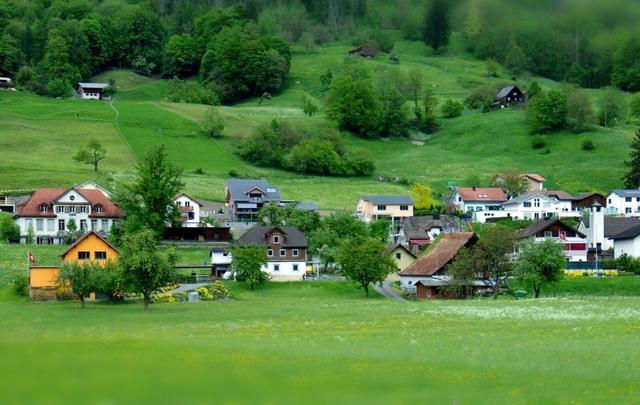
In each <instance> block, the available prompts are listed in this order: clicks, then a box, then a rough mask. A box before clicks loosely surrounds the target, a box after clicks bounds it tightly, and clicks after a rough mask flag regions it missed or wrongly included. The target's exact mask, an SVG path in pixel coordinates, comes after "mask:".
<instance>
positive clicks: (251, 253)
mask: <svg viewBox="0 0 640 405" xmlns="http://www.w3.org/2000/svg"><path fill="white" fill-rule="evenodd" d="M231 255H232V256H233V263H231V269H232V270H233V273H234V276H235V279H236V280H237V281H240V282H245V281H246V282H247V283H249V286H250V287H251V289H252V290H255V289H256V286H257V285H261V284H264V283H266V282H267V281H269V274H267V273H266V272H264V271H262V268H263V267H264V266H266V265H267V253H266V251H265V249H264V247H262V246H251V245H249V246H239V247H235V248H232V249H231Z"/></svg>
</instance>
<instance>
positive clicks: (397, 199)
mask: <svg viewBox="0 0 640 405" xmlns="http://www.w3.org/2000/svg"><path fill="white" fill-rule="evenodd" d="M356 214H357V215H358V217H360V219H362V220H363V221H364V222H367V223H369V222H371V221H373V220H376V219H380V218H387V219H389V220H391V221H392V222H394V223H395V222H398V221H400V220H402V219H404V218H408V217H412V216H413V200H412V199H411V197H409V196H406V195H363V196H361V197H360V198H359V199H358V202H357V203H356Z"/></svg>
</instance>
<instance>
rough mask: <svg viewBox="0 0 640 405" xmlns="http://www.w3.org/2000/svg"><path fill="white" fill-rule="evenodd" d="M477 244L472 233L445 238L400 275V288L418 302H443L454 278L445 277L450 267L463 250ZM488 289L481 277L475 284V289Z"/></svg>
mask: <svg viewBox="0 0 640 405" xmlns="http://www.w3.org/2000/svg"><path fill="white" fill-rule="evenodd" d="M476 243H478V237H477V236H476V235H475V234H474V233H473V232H456V233H451V234H448V235H444V236H443V237H442V238H441V239H439V240H438V243H437V244H436V245H434V246H433V247H432V248H431V250H429V251H428V252H427V253H425V254H424V255H422V256H420V257H419V258H418V259H416V261H415V262H413V263H412V264H411V265H409V267H407V268H406V269H404V270H403V271H401V272H400V286H401V288H402V289H403V290H404V291H405V292H408V293H411V294H413V293H415V295H416V298H418V299H425V298H428V299H431V298H444V297H446V296H447V292H446V287H447V286H448V285H449V283H450V282H451V277H450V276H448V275H447V274H446V270H447V266H448V265H449V264H451V263H452V262H453V260H454V259H455V257H456V255H457V254H458V252H460V250H461V249H462V248H465V247H466V248H469V247H472V246H474V245H475V244H476ZM487 286H489V284H488V282H485V281H484V279H483V277H482V275H478V277H477V279H476V280H475V281H473V283H472V285H471V287H472V289H475V288H479V287H487Z"/></svg>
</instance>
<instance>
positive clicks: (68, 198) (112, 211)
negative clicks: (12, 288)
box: [14, 187, 125, 244]
mask: <svg viewBox="0 0 640 405" xmlns="http://www.w3.org/2000/svg"><path fill="white" fill-rule="evenodd" d="M124 216H125V215H124V212H122V211H121V210H120V208H118V206H117V205H116V204H115V203H113V201H111V199H109V197H108V196H107V195H105V194H104V193H103V192H102V191H100V190H99V189H97V188H75V187H72V188H69V189H65V188H41V189H38V190H36V191H35V192H34V193H33V194H32V195H31V197H29V199H28V200H27V201H26V202H24V203H23V204H21V205H19V206H18V207H17V213H16V215H15V216H14V223H15V224H16V225H18V227H19V228H20V241H21V242H22V243H25V242H26V240H27V237H28V235H29V233H32V235H33V237H34V242H35V243H38V244H59V243H61V241H62V239H63V235H64V233H65V232H66V231H68V227H69V223H70V222H71V220H73V221H74V222H75V223H76V227H77V229H78V230H80V231H82V232H88V231H94V232H99V233H100V234H101V235H107V234H108V233H109V231H110V230H111V227H112V226H114V225H117V224H118V223H119V222H120V221H121V220H122V219H123V218H124Z"/></svg>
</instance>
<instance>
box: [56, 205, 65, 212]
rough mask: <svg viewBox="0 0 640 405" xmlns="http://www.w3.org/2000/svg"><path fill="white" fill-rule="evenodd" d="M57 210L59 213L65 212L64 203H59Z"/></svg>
mask: <svg viewBox="0 0 640 405" xmlns="http://www.w3.org/2000/svg"><path fill="white" fill-rule="evenodd" d="M56 212H57V213H58V214H61V213H63V212H64V207H63V206H62V205H58V206H57V207H56Z"/></svg>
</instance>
